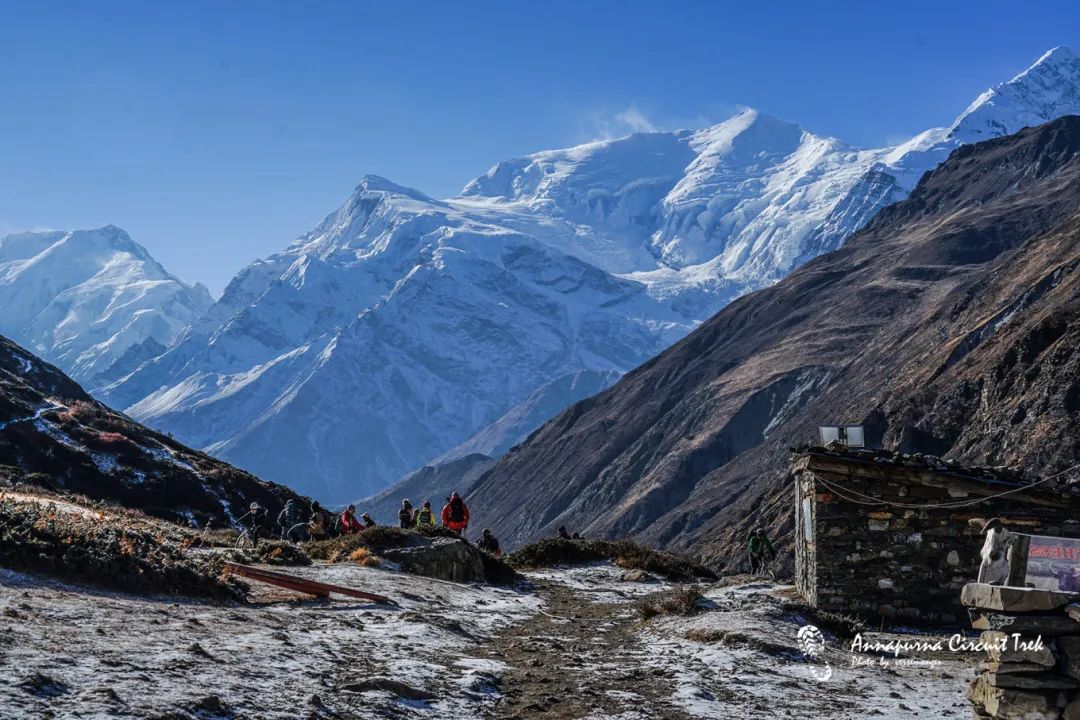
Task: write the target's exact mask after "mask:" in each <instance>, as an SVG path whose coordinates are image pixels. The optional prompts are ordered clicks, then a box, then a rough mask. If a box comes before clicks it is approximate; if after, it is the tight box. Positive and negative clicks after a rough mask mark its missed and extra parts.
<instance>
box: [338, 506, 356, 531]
mask: <svg viewBox="0 0 1080 720" xmlns="http://www.w3.org/2000/svg"><path fill="white" fill-rule="evenodd" d="M360 530H361V527H360V521H359V520H357V519H356V506H355V505H350V506H349V507H347V508H345V511H344V512H342V513H341V534H342V535H352V534H353V533H358V532H360Z"/></svg>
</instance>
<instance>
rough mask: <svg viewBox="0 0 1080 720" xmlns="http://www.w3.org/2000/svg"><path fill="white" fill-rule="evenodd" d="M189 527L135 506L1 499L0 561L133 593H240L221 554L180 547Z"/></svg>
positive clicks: (227, 595) (15, 567)
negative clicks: (226, 575) (88, 510)
mask: <svg viewBox="0 0 1080 720" xmlns="http://www.w3.org/2000/svg"><path fill="white" fill-rule="evenodd" d="M188 537H190V533H188V532H187V531H185V530H184V529H183V528H180V527H179V526H174V525H171V524H169V523H164V522H155V521H150V520H148V519H147V518H145V517H143V516H141V515H138V514H137V513H123V512H117V511H112V510H110V511H109V512H107V513H94V514H92V515H89V516H87V515H81V514H75V513H71V512H66V511H63V510H61V509H59V508H58V507H57V506H56V505H52V504H38V503H33V502H15V501H13V500H10V499H8V500H0V566H3V567H7V568H11V569H13V570H20V571H26V572H40V573H45V574H48V575H52V576H54V577H57V578H60V579H62V580H68V581H76V582H85V583H88V584H92V585H98V586H101V587H106V588H109V589H113V590H120V591H123V592H132V593H139V594H175V595H192V596H201V597H215V598H230V599H239V598H240V597H241V592H240V590H239V586H238V585H236V584H234V583H232V582H230V581H223V580H222V579H221V578H220V577H219V576H220V570H221V567H220V565H221V559H220V558H194V557H191V556H189V555H187V554H185V553H184V551H183V544H184V542H185V540H186V539H187V538H188Z"/></svg>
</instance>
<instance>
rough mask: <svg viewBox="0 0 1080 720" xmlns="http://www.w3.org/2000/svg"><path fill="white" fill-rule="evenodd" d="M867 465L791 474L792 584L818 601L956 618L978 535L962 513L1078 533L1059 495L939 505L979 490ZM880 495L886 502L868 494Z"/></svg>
mask: <svg viewBox="0 0 1080 720" xmlns="http://www.w3.org/2000/svg"><path fill="white" fill-rule="evenodd" d="M875 474H876V475H877V477H866V476H863V475H857V474H847V475H836V474H833V473H824V472H821V471H819V470H803V471H801V472H799V473H797V475H796V488H797V500H796V503H797V506H798V507H797V510H796V516H797V527H796V533H797V535H798V537H797V540H796V577H797V583H796V584H797V585H798V587H799V589H800V590H801V591H802V592H803V594H804V595H805V596H806V597H807V599H808V600H809V602H810V603H811V604H813V605H814V606H816V607H818V608H820V609H823V610H830V611H835V612H842V613H851V614H856V615H861V616H870V615H880V616H884V617H886V618H890V619H896V620H897V621H907V622H940V623H955V622H957V621H958V620H959V619H960V618H961V616H962V609H961V607H960V604H959V596H960V590H961V588H962V587H963V586H964V584H965V583H968V582H971V581H972V580H974V579H976V578H977V577H978V568H979V563H980V557H979V551H980V549H981V547H982V543H983V538H982V537H981V535H980V534H979V528H976V527H973V526H972V525H971V524H970V523H969V520H971V519H972V518H989V517H1002V518H1005V521H1006V526H1007V527H1009V528H1011V529H1013V530H1015V531H1017V532H1022V533H1033V534H1041V535H1056V536H1065V537H1076V536H1078V534H1080V522H1077V520H1076V519H1073V518H1074V516H1075V515H1076V513H1075V512H1073V511H1072V510H1071V509H1070V505H1069V503H1066V502H1064V501H1063V502H1061V503H1060V505H1059V506H1057V507H1052V506H1048V505H1038V504H1031V503H1029V502H1025V501H1020V500H1014V499H1011V498H1010V497H1005V498H996V499H991V500H985V501H982V502H979V503H977V504H975V505H973V506H971V507H965V508H938V507H933V506H934V505H938V504H942V503H956V502H958V501H961V500H965V499H968V498H970V499H976V498H977V497H978V495H972V494H971V493H970V492H969V491H968V490H965V489H963V486H964V483H962V482H959V483H952V482H951V481H950V479H949V478H947V477H933V476H932V475H927V476H924V477H923V479H924V480H926V481H928V482H930V483H934V484H922V483H921V482H912V481H911V480H910V479H909V478H908V477H901V476H899V475H897V476H895V477H891V476H890V473H889V472H888V471H884V470H876V471H875ZM969 487H970V486H969ZM839 492H842V493H843V495H844V496H845V497H841V495H840V494H839ZM879 499H880V501H884V502H885V503H889V504H887V505H881V504H876V501H877V500H879ZM856 501H859V502H856ZM904 506H917V507H904ZM807 515H810V517H809V518H807V517H806V516H807ZM808 538H809V542H807V539H808Z"/></svg>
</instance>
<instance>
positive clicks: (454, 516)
mask: <svg viewBox="0 0 1080 720" xmlns="http://www.w3.org/2000/svg"><path fill="white" fill-rule="evenodd" d="M450 521H451V522H465V501H464V500H462V499H461V498H459V497H457V498H452V499H451V500H450Z"/></svg>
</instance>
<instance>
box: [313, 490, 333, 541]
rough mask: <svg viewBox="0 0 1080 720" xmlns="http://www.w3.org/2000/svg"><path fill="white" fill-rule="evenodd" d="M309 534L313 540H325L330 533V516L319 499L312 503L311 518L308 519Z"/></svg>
mask: <svg viewBox="0 0 1080 720" xmlns="http://www.w3.org/2000/svg"><path fill="white" fill-rule="evenodd" d="M308 535H309V536H310V537H311V539H312V540H325V539H326V538H327V537H329V535H330V516H329V515H328V514H327V512H326V511H325V510H323V509H322V506H321V505H319V501H318V500H315V501H313V502H312V503H311V519H309V520H308Z"/></svg>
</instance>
